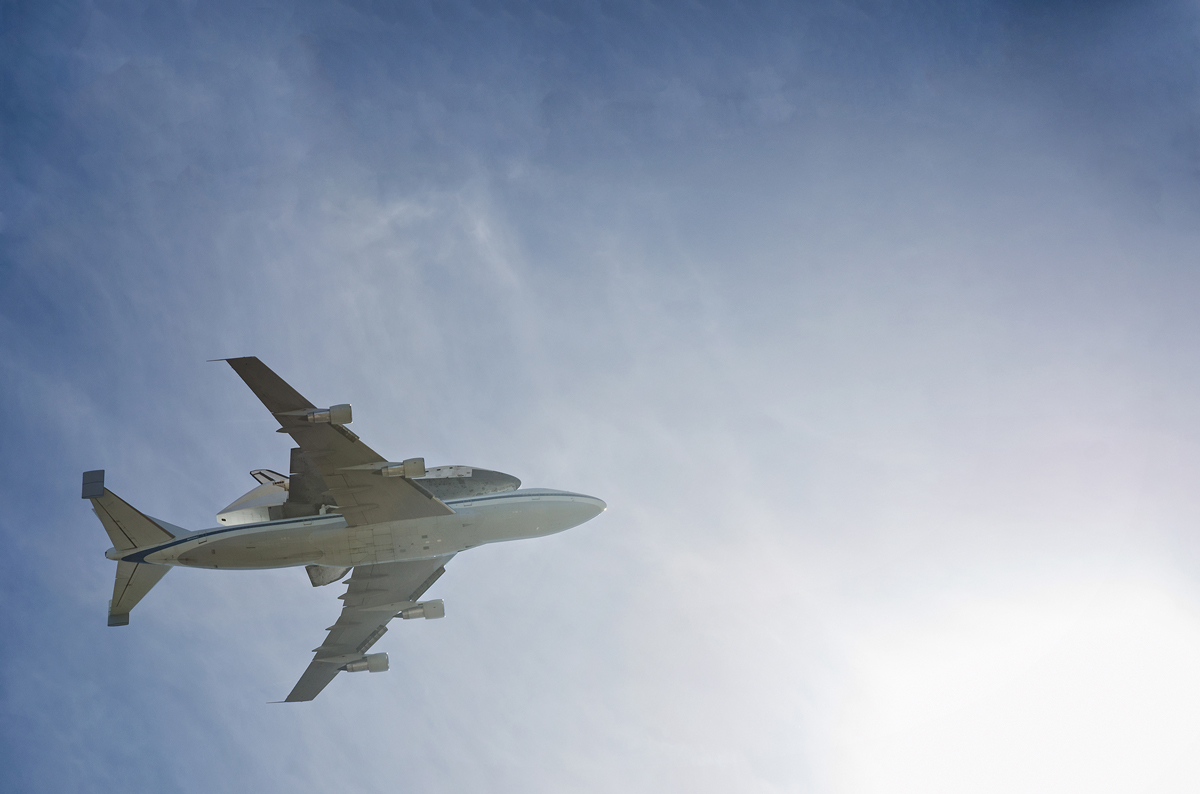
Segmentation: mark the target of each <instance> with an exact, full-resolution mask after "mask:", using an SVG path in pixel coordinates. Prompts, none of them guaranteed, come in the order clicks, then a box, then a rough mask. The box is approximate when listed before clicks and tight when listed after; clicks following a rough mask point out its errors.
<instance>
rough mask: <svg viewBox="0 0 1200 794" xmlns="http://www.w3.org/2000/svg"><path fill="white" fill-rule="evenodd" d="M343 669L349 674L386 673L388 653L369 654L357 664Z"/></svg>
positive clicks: (351, 663)
mask: <svg viewBox="0 0 1200 794" xmlns="http://www.w3.org/2000/svg"><path fill="white" fill-rule="evenodd" d="M342 669H343V670H345V671H346V672H347V673H361V672H362V671H363V670H366V671H367V672H369V673H386V672H387V669H388V655H387V654H386V653H368V654H367V655H366V656H364V657H363V658H361V659H359V660H358V661H357V662H350V663H349V664H348V665H346V666H345V667H343V668H342Z"/></svg>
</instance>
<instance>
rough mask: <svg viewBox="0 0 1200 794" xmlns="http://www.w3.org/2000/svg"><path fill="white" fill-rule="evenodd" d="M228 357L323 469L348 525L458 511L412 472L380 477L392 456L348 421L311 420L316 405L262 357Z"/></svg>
mask: <svg viewBox="0 0 1200 794" xmlns="http://www.w3.org/2000/svg"><path fill="white" fill-rule="evenodd" d="M225 360H226V361H228V362H229V366H231V367H233V370H234V372H236V373H237V374H238V375H240V376H241V378H242V380H244V381H245V382H246V385H247V386H249V387H250V389H251V390H252V391H253V392H254V393H255V394H256V395H257V396H258V398H259V399H260V400H262V402H263V405H265V406H267V410H269V411H270V412H271V413H272V414H274V416H275V418H276V419H277V420H278V421H279V424H280V428H279V432H281V433H288V434H290V435H291V437H292V438H294V439H295V440H296V444H298V445H299V447H300V449H301V450H303V452H304V454H305V455H306V456H307V457H308V458H309V460H311V461H312V462H313V464H314V465H315V466H316V467H317V469H318V470H319V471H320V474H321V478H322V479H323V480H324V481H325V486H326V487H327V488H328V489H329V491H328V493H329V494H330V495H331V496H332V497H333V500H334V501H335V502H336V503H337V506H338V512H339V513H341V514H342V515H343V516H345V517H346V524H347V525H348V526H352V527H356V526H362V525H364V524H376V523H380V522H384V521H398V520H401V519H406V518H425V517H429V516H448V515H453V513H454V511H453V510H451V509H450V508H449V507H447V506H446V505H445V503H444V502H442V501H441V500H440V499H438V498H437V497H435V496H434V495H433V494H431V493H429V492H428V491H426V490H425V489H424V488H422V487H421V486H420V485H417V484H416V483H414V482H413V481H412V480H411V479H409V478H408V477H407V476H405V477H381V476H379V475H380V473H379V470H380V468H381V467H383V466H384V465H386V463H387V461H386V460H385V459H384V458H383V457H381V456H380V455H379V453H378V452H376V451H375V450H373V449H371V448H370V447H368V446H367V445H366V444H364V443H363V442H362V441H360V440H359V438H358V436H356V435H355V434H354V433H352V432H350V431H349V430H347V429H346V428H345V427H343V426H342V425H340V424H335V423H333V422H330V421H322V422H312V421H309V418H308V416H307V415H308V414H310V413H312V412H314V411H316V410H317V409H316V406H314V405H313V404H312V403H310V402H309V401H308V400H306V399H304V397H303V396H301V395H300V393H299V392H298V391H296V390H295V389H293V388H292V387H291V386H289V385H288V384H287V382H286V381H284V379H283V378H281V377H279V376H278V375H276V374H275V373H274V372H273V371H271V369H270V368H269V367H268V366H267V365H266V364H264V363H262V362H261V361H259V360H258V358H256V357H254V356H247V357H245V358H228V359H225ZM347 410H348V407H347ZM347 421H349V420H347ZM418 476H420V475H418Z"/></svg>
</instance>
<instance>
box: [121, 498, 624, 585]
mask: <svg viewBox="0 0 1200 794" xmlns="http://www.w3.org/2000/svg"><path fill="white" fill-rule="evenodd" d="M446 504H448V505H449V506H450V507H451V508H452V509H453V510H454V514H453V515H448V516H436V517H433V518H415V519H409V520H406V521H387V522H383V523H379V524H368V525H365V526H358V527H348V526H346V520H345V519H344V518H343V517H342V516H341V515H339V514H337V513H328V514H326V515H318V516H304V517H301V518H286V519H281V520H278V521H268V522H263V523H257V524H241V525H238V526H232V527H216V528H213V529H206V530H201V531H199V532H192V533H189V534H187V535H183V536H181V537H178V538H175V539H174V540H171V541H167V542H166V543H161V544H158V545H155V546H149V547H145V548H139V549H133V550H130V551H124V552H118V551H116V550H114V549H110V550H109V552H108V555H107V556H108V557H109V558H110V559H117V560H128V561H130V562H147V563H154V564H158V565H185V566H188V567H193V568H286V567H291V566H295V565H311V564H317V565H328V566H333V567H351V566H355V565H373V564H376V563H384V562H396V561H399V560H419V559H422V558H429V557H440V556H443V555H446V554H454V553H457V552H460V551H464V550H466V549H469V548H472V547H474V546H481V545H483V544H485V543H496V542H499V541H502V540H518V539H520V538H533V537H539V536H541V535H550V534H553V533H555V532H561V531H563V530H564V529H570V528H571V527H574V526H578V525H579V524H582V523H583V522H585V521H587V520H589V519H591V518H594V517H595V516H597V515H599V514H600V513H601V512H603V511H604V509H605V507H606V505H605V504H604V502H603V501H601V500H600V499H597V498H595V497H593V496H585V495H583V494H577V493H570V492H567V491H552V490H549V489H545V488H529V489H521V490H516V491H507V492H504V493H497V494H490V495H487V496H479V497H475V498H471V499H456V500H451V501H448V502H447V503H446Z"/></svg>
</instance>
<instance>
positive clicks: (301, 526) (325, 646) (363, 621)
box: [83, 357, 607, 702]
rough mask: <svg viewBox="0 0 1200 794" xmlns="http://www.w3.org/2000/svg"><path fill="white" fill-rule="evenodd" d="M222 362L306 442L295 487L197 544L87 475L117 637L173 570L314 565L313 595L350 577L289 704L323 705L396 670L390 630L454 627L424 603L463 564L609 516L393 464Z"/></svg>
mask: <svg viewBox="0 0 1200 794" xmlns="http://www.w3.org/2000/svg"><path fill="white" fill-rule="evenodd" d="M223 360H225V361H227V362H228V363H229V365H230V366H231V367H233V370H234V371H235V372H236V373H237V374H238V375H239V376H240V377H241V378H242V380H244V381H245V382H246V385H248V386H249V387H250V389H251V390H252V391H253V392H254V393H255V395H257V396H258V398H259V399H260V400H261V401H262V402H263V404H264V405H265V406H266V407H267V409H268V410H269V411H270V412H271V413H272V415H273V416H274V417H275V419H276V420H277V421H278V422H279V424H280V428H279V430H278V431H277V432H280V433H288V434H289V435H290V436H291V437H292V439H293V440H294V441H295V443H296V447H295V448H294V449H292V451H291V461H290V466H289V473H288V474H287V475H284V474H280V473H278V472H275V471H272V470H270V469H256V470H254V471H253V472H251V476H252V477H253V478H254V479H255V480H256V481H257V483H258V485H257V486H256V487H254V488H253V489H251V490H250V491H249V492H247V493H246V494H244V495H243V496H241V497H239V498H238V499H236V500H234V501H233V502H232V503H231V504H229V505H228V506H227V507H225V508H224V509H223V510H221V511H220V512H219V513H218V514H217V521H218V524H219V525H218V526H216V527H213V528H211V529H206V530H200V531H196V532H192V531H188V530H186V529H183V528H182V527H178V526H175V525H174V524H170V523H168V522H166V521H162V520H161V519H157V518H152V517H150V516H147V515H145V514H143V513H141V512H140V511H138V510H137V509H136V508H134V507H131V506H130V505H129V504H128V503H126V502H125V501H124V500H122V499H121V498H120V497H118V496H117V495H116V494H114V493H113V492H112V491H109V490H108V489H107V488H106V487H105V485H104V471H103V470H97V471H90V472H85V473H84V475H83V498H85V499H89V500H90V501H91V503H92V507H93V509H94V510H95V513H96V515H97V516H98V517H99V519H100V522H101V524H103V526H104V529H105V531H106V532H107V533H108V536H109V539H110V540H111V541H112V544H113V545H112V548H110V549H109V550H108V551H107V552H105V556H106V557H108V558H109V559H111V560H115V561H116V562H117V575H116V582H115V585H114V587H113V597H112V600H111V601H110V602H109V615H108V625H110V626H124V625H127V624H128V623H129V613H130V611H131V610H132V609H133V608H134V606H136V605H137V603H138V602H139V601H141V599H142V598H143V597H144V596H145V595H146V594H147V593H148V592H149V591H150V589H151V588H152V587H154V585H156V584H157V583H158V582H159V581H160V580H161V579H162V578H163V576H165V575H166V573H167V572H168V571H169V570H171V568H172V567H173V566H187V567H192V568H212V569H220V568H241V569H263V568H283V567H304V568H305V569H306V571H307V573H308V577H309V580H310V582H311V583H312V585H313V586H314V587H322V586H325V585H329V584H333V583H335V582H338V581H341V580H343V579H344V578H345V577H346V575H347V574H350V576H349V579H347V580H346V584H347V590H346V592H345V593H344V594H342V595H341V596H339V598H340V599H341V601H342V611H341V615H340V616H339V617H338V619H337V621H336V622H335V623H334V624H333V625H332V626H330V627H329V628H328V629H327V631H328V634H327V635H326V637H325V641H324V642H323V643H322V644H321V645H320V646H319V647H318V648H316V649H315V650H314V652H313V654H314V655H313V658H312V660H311V662H310V663H309V665H308V668H307V669H306V670H305V671H304V673H303V675H302V676H301V677H300V680H299V681H298V682H297V683H296V685H295V687H294V688H293V689H292V691H291V693H290V694H289V695H288V696H287V698H286V701H289V702H291V701H306V700H312V699H313V698H315V697H316V696H317V695H318V694H319V693H320V692H321V690H323V689H324V688H325V687H326V686H327V685H328V684H329V682H331V681H332V680H333V679H334V678H335V677H336V676H337V674H338V673H339V672H342V671H345V672H361V671H369V672H382V671H385V670H387V669H388V666H389V661H388V655H387V654H386V653H368V651H369V650H370V649H371V647H372V646H373V645H375V643H376V642H378V641H379V639H380V638H381V637H382V636H383V634H384V633H385V632H386V631H387V624H388V623H389V622H390V621H391V620H392V619H393V618H397V617H398V618H401V619H404V620H411V619H417V618H424V619H435V618H440V617H443V616H444V615H445V606H444V603H443V602H442V600H440V599H438V600H432V601H421V600H420V599H421V598H422V596H424V595H425V592H426V591H427V590H429V588H430V587H432V586H433V584H434V582H436V581H437V580H438V578H439V577H441V575H442V574H443V573H444V572H445V570H446V564H447V563H448V562H449V561H450V560H451V559H452V558H453V557H454V556H455V555H456V554H458V553H460V552H462V551H465V550H467V549H470V548H473V547H475V546H480V545H483V544H486V543H497V542H500V541H506V540H518V539H522V538H531V537H539V536H542V535H549V534H552V533H555V532H561V531H563V530H565V529H569V528H571V527H574V526H577V525H579V524H582V523H583V522H585V521H588V520H590V519H591V518H594V517H595V516H597V515H599V514H600V513H601V512H603V511H604V510H605V509H606V507H607V506H606V505H605V503H604V502H603V501H602V500H600V499H597V498H595V497H592V496H587V495H585V494H579V493H572V492H569V491H556V490H550V489H546V488H521V487H520V486H521V482H520V480H518V479H517V478H516V477H513V476H511V475H508V474H503V473H501V472H497V471H491V470H488V469H480V468H475V467H471V466H438V467H433V468H427V467H426V466H425V461H424V459H423V458H409V459H406V460H402V461H399V462H394V461H389V460H387V459H385V458H383V457H381V456H380V455H379V454H378V453H376V452H375V451H374V450H372V449H371V448H370V447H368V446H367V445H366V444H364V443H363V442H362V441H361V440H360V439H359V437H358V436H357V435H355V434H354V433H353V432H352V431H350V430H349V429H348V428H347V427H346V425H348V424H350V423H351V420H352V411H351V407H350V406H349V405H346V404H342V405H334V406H331V407H329V408H324V409H322V408H317V407H316V406H314V405H313V404H312V403H310V402H309V401H308V400H306V399H305V398H304V397H302V396H301V395H300V393H299V392H297V391H296V390H295V389H293V388H292V387H291V386H289V385H288V384H287V383H286V382H285V381H284V380H283V379H282V378H280V377H279V376H278V375H276V374H275V373H274V372H272V371H271V370H270V369H269V368H268V367H267V366H266V365H265V364H263V363H262V362H261V361H259V360H258V359H257V358H254V357H246V358H233V359H223Z"/></svg>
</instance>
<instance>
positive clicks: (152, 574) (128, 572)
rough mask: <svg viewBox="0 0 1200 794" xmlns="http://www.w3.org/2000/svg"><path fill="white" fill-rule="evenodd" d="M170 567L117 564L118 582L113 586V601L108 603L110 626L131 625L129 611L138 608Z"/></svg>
mask: <svg viewBox="0 0 1200 794" xmlns="http://www.w3.org/2000/svg"><path fill="white" fill-rule="evenodd" d="M169 570H171V568H170V566H168V565H151V564H149V563H145V562H142V563H137V562H125V561H124V560H122V561H120V562H118V563H117V581H116V583H115V584H114V585H113V597H112V601H109V602H108V625H110V626H126V625H128V624H129V610H131V609H133V608H134V607H135V606H137V603H138V602H139V601H141V600H142V598H143V597H144V596H145V595H146V593H149V592H150V588H151V587H154V585H156V584H158V582H159V580H161V579H162V578H163V577H164V576H166V575H167V571H169Z"/></svg>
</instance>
